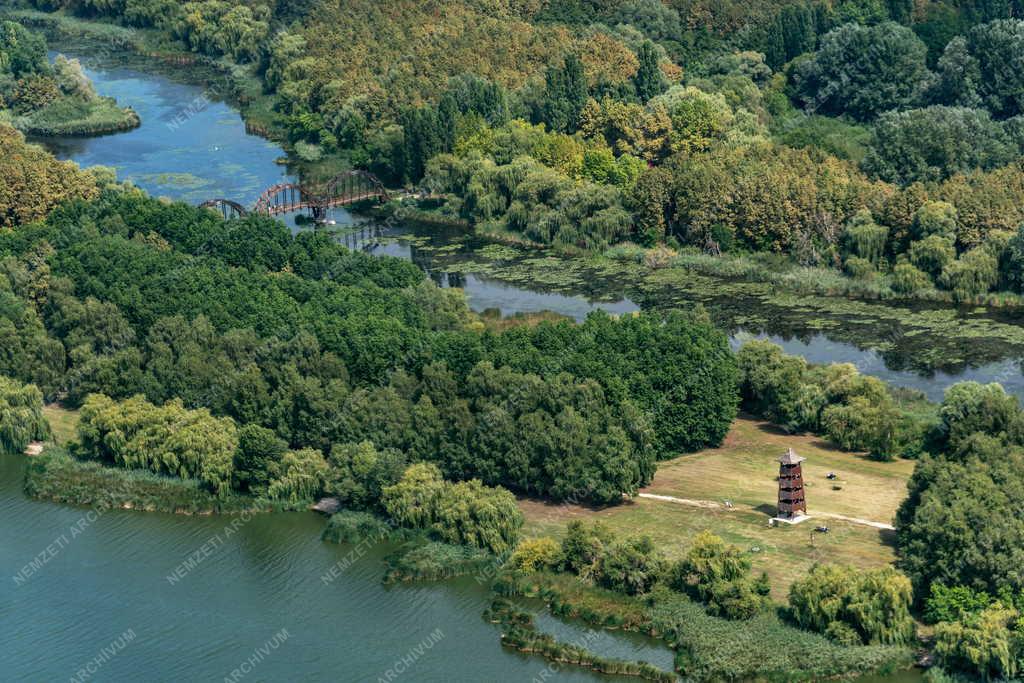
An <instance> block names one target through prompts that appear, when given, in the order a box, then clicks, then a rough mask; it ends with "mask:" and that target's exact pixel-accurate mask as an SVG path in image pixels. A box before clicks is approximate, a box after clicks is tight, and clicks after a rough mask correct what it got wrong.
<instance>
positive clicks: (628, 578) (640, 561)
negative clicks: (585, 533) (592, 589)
mask: <svg viewBox="0 0 1024 683" xmlns="http://www.w3.org/2000/svg"><path fill="white" fill-rule="evenodd" d="M663 571H664V560H662V558H661V554H660V552H659V551H658V550H657V549H656V548H655V547H654V543H653V542H652V541H651V539H650V538H649V537H647V536H637V537H633V538H628V539H626V540H624V541H621V542H619V543H615V544H614V545H612V546H610V547H606V548H605V549H604V552H603V553H602V554H601V556H600V557H599V558H598V562H597V567H596V570H595V574H596V578H597V582H598V584H600V585H601V586H604V587H605V588H610V589H612V590H616V591H619V592H621V593H625V594H626V595H639V594H641V593H647V592H648V591H650V590H651V588H653V587H654V584H655V583H657V581H658V579H659V578H661V574H662V572H663Z"/></svg>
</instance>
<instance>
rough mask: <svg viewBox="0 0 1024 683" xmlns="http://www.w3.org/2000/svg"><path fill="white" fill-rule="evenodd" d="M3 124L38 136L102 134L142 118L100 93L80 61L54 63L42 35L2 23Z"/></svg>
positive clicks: (125, 127)
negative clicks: (48, 58) (49, 58)
mask: <svg viewBox="0 0 1024 683" xmlns="http://www.w3.org/2000/svg"><path fill="white" fill-rule="evenodd" d="M0 122H4V123H7V124H9V125H11V126H13V127H15V128H17V129H18V130H20V131H22V132H23V133H28V134H33V135H47V136H61V135H100V134H103V133H114V132H118V131H123V130H130V129H132V128H135V127H137V126H138V125H139V116H138V114H136V113H135V112H134V111H133V110H132V109H131V108H130V107H126V108H123V109H122V108H121V107H118V106H117V103H116V102H115V101H114V100H113V98H110V97H100V96H99V95H97V94H96V90H95V89H94V88H93V86H92V83H91V82H90V81H89V78H88V77H87V76H86V75H85V72H84V71H83V70H82V65H81V64H80V63H79V62H78V60H77V59H68V58H67V57H65V56H64V55H57V57H56V59H54V62H53V64H50V62H49V61H48V60H47V56H46V40H45V39H44V38H43V36H42V35H40V34H38V33H35V32H32V31H30V30H28V29H26V28H25V27H23V26H22V25H21V24H17V23H15V22H12V21H0Z"/></svg>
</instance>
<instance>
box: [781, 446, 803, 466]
mask: <svg viewBox="0 0 1024 683" xmlns="http://www.w3.org/2000/svg"><path fill="white" fill-rule="evenodd" d="M806 459H807V458H802V457H800V456H799V455H797V454H796V452H795V451H794V450H793V449H792V448H787V449H786V452H785V453H783V454H782V455H781V456H779V462H781V463H782V464H783V465H796V464H798V463H801V462H803V461H804V460H806Z"/></svg>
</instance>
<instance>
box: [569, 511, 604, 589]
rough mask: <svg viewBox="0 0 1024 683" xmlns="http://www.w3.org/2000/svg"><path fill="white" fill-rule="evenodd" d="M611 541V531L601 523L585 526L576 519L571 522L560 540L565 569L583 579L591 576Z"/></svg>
mask: <svg viewBox="0 0 1024 683" xmlns="http://www.w3.org/2000/svg"><path fill="white" fill-rule="evenodd" d="M613 540H614V536H613V534H612V531H611V529H609V528H608V527H607V526H605V525H604V524H603V523H601V522H593V523H591V524H590V525H587V524H584V523H583V522H582V521H580V520H578V519H574V520H572V521H571V522H569V526H568V528H567V529H566V533H565V538H563V539H562V562H563V563H564V567H565V569H566V570H568V571H570V572H572V573H573V574H578V575H580V576H582V577H584V578H587V577H590V576H592V575H593V572H594V569H595V566H596V564H597V561H598V559H599V558H600V557H602V556H603V555H604V552H605V549H606V548H607V547H609V546H610V545H611V544H612V541H613Z"/></svg>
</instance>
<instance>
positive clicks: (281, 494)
mask: <svg viewBox="0 0 1024 683" xmlns="http://www.w3.org/2000/svg"><path fill="white" fill-rule="evenodd" d="M327 470H328V468H327V462H326V461H325V460H324V456H323V453H321V452H320V451H318V450H316V449H315V448H303V449H302V450H298V451H288V452H286V453H285V454H284V457H283V458H281V466H280V474H279V475H278V476H277V477H276V478H275V479H274V480H272V481H271V482H270V484H269V485H268V486H267V496H268V497H269V498H270V499H272V500H283V501H287V502H289V503H292V504H295V503H300V502H312V501H313V500H314V499H315V498H316V497H317V496H319V495H320V494H321V493H322V492H323V490H324V482H325V481H326V479H327Z"/></svg>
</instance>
